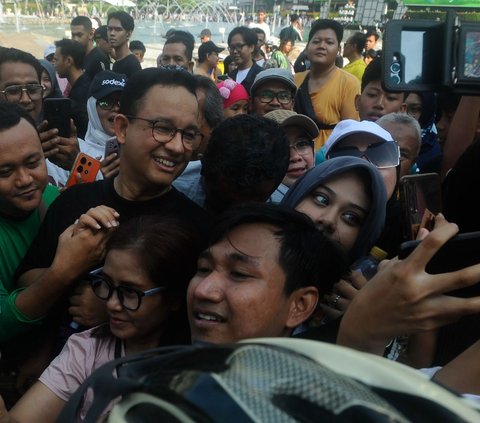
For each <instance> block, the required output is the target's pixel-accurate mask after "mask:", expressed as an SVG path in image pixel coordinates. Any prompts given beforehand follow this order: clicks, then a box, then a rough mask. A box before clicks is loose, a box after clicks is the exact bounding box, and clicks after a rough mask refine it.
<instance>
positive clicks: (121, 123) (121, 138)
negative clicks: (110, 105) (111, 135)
mask: <svg viewBox="0 0 480 423" xmlns="http://www.w3.org/2000/svg"><path fill="white" fill-rule="evenodd" d="M113 123H114V125H115V135H116V136H117V140H118V143H119V144H125V138H126V136H127V128H128V125H129V124H130V122H129V120H128V118H127V117H126V116H125V115H122V114H118V115H117V116H115V119H114V121H113Z"/></svg>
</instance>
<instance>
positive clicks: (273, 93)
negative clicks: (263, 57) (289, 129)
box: [250, 68, 297, 116]
mask: <svg viewBox="0 0 480 423" xmlns="http://www.w3.org/2000/svg"><path fill="white" fill-rule="evenodd" d="M296 92H297V86H296V85H295V81H294V79H293V75H292V73H291V72H290V71H289V70H286V69H278V68H270V69H265V70H264V71H262V72H260V73H259V74H258V75H257V76H256V77H255V81H254V82H253V85H252V88H251V89H250V97H251V99H252V100H251V101H252V112H253V113H255V114H257V115H259V116H264V115H265V114H266V113H268V112H271V111H273V110H278V109H283V110H293V106H294V103H295V102H294V98H295V93H296Z"/></svg>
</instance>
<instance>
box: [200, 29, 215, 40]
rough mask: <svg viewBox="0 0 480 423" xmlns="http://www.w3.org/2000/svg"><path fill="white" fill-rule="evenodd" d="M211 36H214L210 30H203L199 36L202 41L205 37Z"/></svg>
mask: <svg viewBox="0 0 480 423" xmlns="http://www.w3.org/2000/svg"><path fill="white" fill-rule="evenodd" d="M211 36H212V32H211V31H210V30H209V29H208V28H205V29H202V31H201V32H200V35H199V37H200V39H202V38H203V37H211Z"/></svg>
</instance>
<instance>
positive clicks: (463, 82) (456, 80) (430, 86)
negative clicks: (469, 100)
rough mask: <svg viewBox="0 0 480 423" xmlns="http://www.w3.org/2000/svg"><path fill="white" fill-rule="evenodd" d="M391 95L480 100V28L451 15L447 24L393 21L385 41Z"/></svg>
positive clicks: (384, 57)
mask: <svg viewBox="0 0 480 423" xmlns="http://www.w3.org/2000/svg"><path fill="white" fill-rule="evenodd" d="M382 70H383V76H384V77H383V81H382V84H383V88H384V89H385V90H386V91H392V92H401V91H449V92H453V93H458V94H462V95H479V94H480V23H473V22H464V21H463V22H461V21H460V20H459V19H458V16H457V15H456V14H455V13H454V12H452V11H449V12H448V14H447V18H446V20H445V21H443V22H438V21H430V20H392V21H389V22H387V24H386V26H385V33H384V37H383V54H382Z"/></svg>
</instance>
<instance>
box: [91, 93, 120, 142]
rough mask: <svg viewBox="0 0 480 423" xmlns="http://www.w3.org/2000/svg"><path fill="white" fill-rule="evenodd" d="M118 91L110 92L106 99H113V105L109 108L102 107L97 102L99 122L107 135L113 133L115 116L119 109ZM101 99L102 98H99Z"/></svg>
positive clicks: (112, 134)
mask: <svg viewBox="0 0 480 423" xmlns="http://www.w3.org/2000/svg"><path fill="white" fill-rule="evenodd" d="M120 95H121V93H120V92H117V93H113V94H110V95H109V96H108V97H106V99H109V100H113V101H114V103H113V107H112V108H111V109H110V110H105V109H102V108H101V107H100V106H99V105H98V103H97V106H96V108H97V113H98V117H99V119H100V123H101V124H102V127H103V130H104V131H105V133H107V134H108V135H111V136H112V137H113V136H114V135H115V116H117V114H118V110H119V108H120V107H119V99H120ZM101 100H102V99H101Z"/></svg>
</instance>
